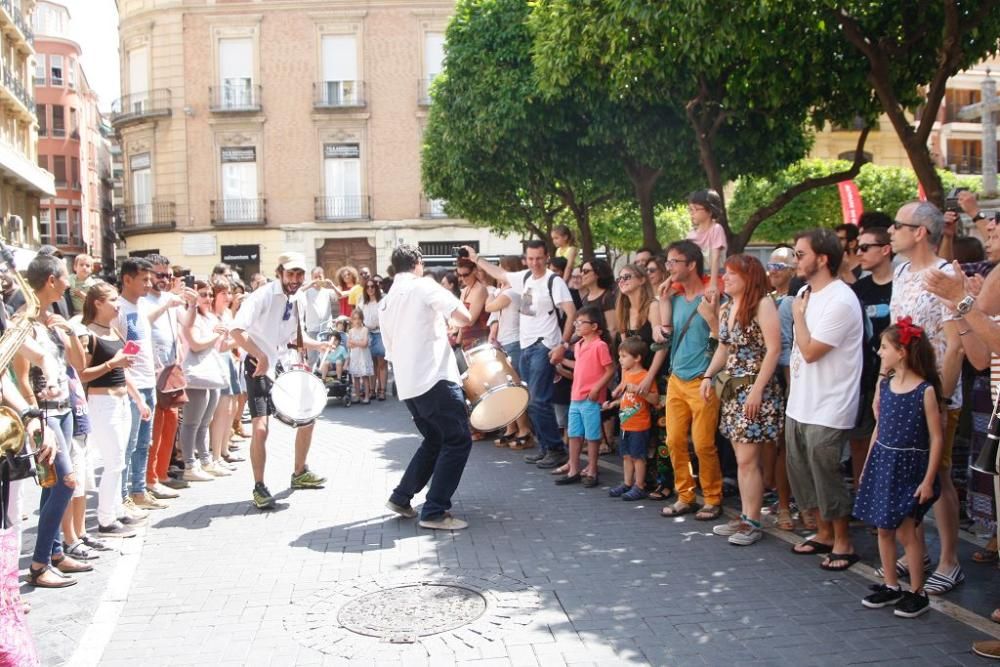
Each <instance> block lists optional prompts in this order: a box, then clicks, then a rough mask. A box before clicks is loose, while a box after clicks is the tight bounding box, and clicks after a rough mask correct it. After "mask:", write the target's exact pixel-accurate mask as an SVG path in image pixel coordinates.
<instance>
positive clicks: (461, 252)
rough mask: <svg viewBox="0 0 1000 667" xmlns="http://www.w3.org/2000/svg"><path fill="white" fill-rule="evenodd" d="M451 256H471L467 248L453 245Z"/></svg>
mask: <svg viewBox="0 0 1000 667" xmlns="http://www.w3.org/2000/svg"><path fill="white" fill-rule="evenodd" d="M451 256H452V257H468V256H469V251H468V250H466V249H465V248H463V247H461V246H457V245H453V246H452V247H451Z"/></svg>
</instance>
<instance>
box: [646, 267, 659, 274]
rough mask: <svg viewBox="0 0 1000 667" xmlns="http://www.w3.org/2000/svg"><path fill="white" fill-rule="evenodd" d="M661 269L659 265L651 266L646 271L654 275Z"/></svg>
mask: <svg viewBox="0 0 1000 667" xmlns="http://www.w3.org/2000/svg"><path fill="white" fill-rule="evenodd" d="M659 270H660V269H659V268H658V267H655V266H651V267H649V268H647V269H646V273H648V274H649V275H653V274H654V273H656V272H657V271H659Z"/></svg>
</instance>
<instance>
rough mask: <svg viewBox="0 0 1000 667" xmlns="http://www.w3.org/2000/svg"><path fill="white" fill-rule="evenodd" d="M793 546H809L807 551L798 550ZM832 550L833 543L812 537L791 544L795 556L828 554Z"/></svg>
mask: <svg viewBox="0 0 1000 667" xmlns="http://www.w3.org/2000/svg"><path fill="white" fill-rule="evenodd" d="M795 547H809V551H799V550H798V549H796V548H795ZM832 551H833V545H830V544H823V543H822V542H817V541H816V540H812V539H809V540H806V541H805V542H800V543H799V544H795V545H793V546H792V553H793V554H795V555H796V556H815V555H816V554H828V553H830V552H832Z"/></svg>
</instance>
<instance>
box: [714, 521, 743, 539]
mask: <svg viewBox="0 0 1000 667" xmlns="http://www.w3.org/2000/svg"><path fill="white" fill-rule="evenodd" d="M742 527H743V517H740V518H739V519H733V520H732V521H727V522H726V523H720V524H719V525H718V526H715V527H714V528H712V532H713V533H715V534H716V535H718V536H719V537H729V536H730V535H735V534H736V533H738V532H740V528H742Z"/></svg>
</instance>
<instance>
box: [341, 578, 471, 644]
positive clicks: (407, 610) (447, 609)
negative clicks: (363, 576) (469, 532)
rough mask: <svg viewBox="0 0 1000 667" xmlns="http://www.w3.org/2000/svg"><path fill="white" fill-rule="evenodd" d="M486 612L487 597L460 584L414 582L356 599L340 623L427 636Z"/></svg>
mask: <svg viewBox="0 0 1000 667" xmlns="http://www.w3.org/2000/svg"><path fill="white" fill-rule="evenodd" d="M485 611H486V598H484V597H483V596H482V595H480V594H479V593H477V592H476V591H473V590H470V589H468V588H463V587H461V586H449V585H441V584H414V585H410V586H399V587H397V588H389V589H385V590H381V591H376V592H374V593H369V594H368V595H362V596H361V597H359V598H355V599H353V600H351V601H350V602H348V603H347V604H345V605H344V606H343V607H341V608H340V613H339V614H337V622H338V623H340V624H341V625H342V626H344V627H345V628H347V629H348V630H350V631H351V632H356V633H358V634H359V635H368V636H369V637H385V638H390V639H391V638H392V637H394V636H396V635H416V636H418V637H426V636H427V635H436V634H438V633H441V632H445V631H447V630H454V629H455V628H460V627H462V626H463V625H467V624H469V623H471V622H473V621H474V620H476V619H477V618H479V617H480V616H482V615H483V613H484V612H485Z"/></svg>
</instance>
